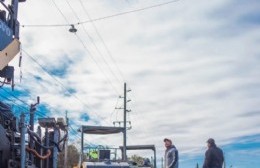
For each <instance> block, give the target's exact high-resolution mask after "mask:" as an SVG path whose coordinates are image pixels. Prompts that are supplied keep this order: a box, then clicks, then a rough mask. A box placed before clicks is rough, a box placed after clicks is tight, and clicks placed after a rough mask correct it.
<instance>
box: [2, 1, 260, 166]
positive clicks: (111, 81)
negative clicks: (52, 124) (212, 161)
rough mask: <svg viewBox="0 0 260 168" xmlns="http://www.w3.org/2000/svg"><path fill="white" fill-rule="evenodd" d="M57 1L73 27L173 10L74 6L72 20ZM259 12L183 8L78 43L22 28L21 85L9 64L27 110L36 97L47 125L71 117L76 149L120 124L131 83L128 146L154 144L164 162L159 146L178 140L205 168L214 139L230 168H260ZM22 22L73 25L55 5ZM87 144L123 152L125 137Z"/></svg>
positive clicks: (24, 13) (87, 28) (228, 4)
mask: <svg viewBox="0 0 260 168" xmlns="http://www.w3.org/2000/svg"><path fill="white" fill-rule="evenodd" d="M54 2H55V3H56V5H57V6H58V7H59V8H60V9H61V11H62V12H63V14H64V16H65V17H66V20H67V21H68V22H69V23H77V22H79V20H80V21H86V20H90V18H92V19H95V18H100V17H103V16H109V15H113V14H115V13H120V12H125V11H129V10H133V9H139V8H142V7H147V6H151V5H154V4H158V3H163V2H167V1H165V0H156V1H155V0H153V1H151V0H142V1H141V0H133V1H129V0H128V1H127V0H122V1H116V0H111V1H106V0H96V1H82V2H83V5H82V4H81V3H80V0H76V1H71V2H70V1H69V4H70V5H71V7H72V8H73V9H74V12H73V11H72V10H71V8H70V6H69V5H68V3H67V2H68V1H66V0H63V1H61V0H54ZM46 11H47V12H46ZM86 11H87V12H86ZM259 11H260V2H259V1H258V0H249V1H243V0H211V1H207V0H198V1H196V2H194V1H188V0H180V1H177V2H175V3H172V4H168V5H165V6H161V7H158V8H153V9H149V10H145V11H140V12H136V13H131V14H127V15H122V16H117V17H113V18H108V19H104V20H99V21H96V22H94V25H93V24H92V23H91V22H89V23H86V24H84V25H75V26H76V28H77V30H78V31H77V36H76V35H75V34H72V33H70V32H69V31H68V29H69V28H70V27H29V26H27V27H26V26H25V27H23V28H21V30H20V33H21V34H20V36H21V39H20V40H21V42H22V48H23V49H24V50H25V51H26V52H22V55H23V66H22V68H21V70H22V72H23V78H22V81H21V82H19V74H20V72H19V71H20V70H19V68H18V66H17V65H18V63H17V62H18V57H17V58H15V59H14V61H13V62H12V63H11V64H12V65H14V66H15V67H16V71H15V73H16V74H15V75H16V87H15V90H16V91H15V92H13V94H15V95H16V96H19V98H21V99H22V100H24V101H25V102H26V103H28V104H30V103H32V102H34V101H35V99H36V96H40V97H41V105H40V106H39V108H40V109H39V110H40V111H41V113H42V115H45V116H49V117H50V116H53V117H59V116H64V115H65V111H68V116H69V117H70V121H71V128H72V129H73V130H74V131H73V130H72V131H71V137H72V138H71V142H72V143H75V144H76V145H77V144H78V142H79V135H77V134H76V132H75V130H76V129H77V128H78V127H79V126H80V125H82V124H89V125H112V122H113V121H115V120H122V111H120V110H115V109H114V108H115V106H116V105H117V107H120V106H122V99H118V96H119V95H122V93H123V82H127V84H128V88H131V89H132V92H130V93H129V98H130V99H131V100H132V101H131V102H130V103H129V104H128V107H129V109H131V110H132V112H131V113H130V114H129V116H128V118H129V119H130V120H131V121H132V126H133V128H132V130H131V131H129V133H128V144H130V145H131V144H132V145H134V144H136V143H138V144H155V145H156V147H157V151H158V158H160V157H162V156H163V151H164V147H163V144H162V139H163V138H164V137H169V138H172V139H173V142H174V144H175V145H176V146H177V147H178V149H179V151H180V153H181V158H180V162H181V163H180V164H181V165H182V167H184V168H185V167H187V168H188V167H192V166H193V167H195V165H196V163H199V164H200V165H202V163H203V158H204V152H205V150H206V144H205V141H206V140H207V139H208V138H209V137H213V138H215V140H216V142H217V144H218V145H219V146H220V147H222V148H223V150H224V151H225V155H226V158H227V166H230V165H232V166H233V168H234V167H236V168H249V167H250V168H258V167H259V166H258V165H260V162H259V160H257V158H259V157H260V151H259V143H260V129H259V128H260V127H259V119H260V111H259V109H260V87H259V85H260V79H259V76H260V66H259V61H260V49H259V43H260V33H259V28H260V13H259ZM75 13H76V14H77V16H76V15H75ZM78 19H79V20H78ZM19 20H20V23H21V24H22V25H29V24H67V21H66V20H65V19H64V18H63V16H62V15H61V14H60V13H59V11H58V10H57V8H56V7H55V5H54V3H53V1H52V0H48V1H46V0H38V1H37V2H35V1H28V2H26V3H22V4H20V8H19ZM97 31H98V33H99V34H97ZM100 36H101V37H102V38H100ZM79 39H80V40H79ZM82 42H83V44H84V45H82ZM104 43H105V44H104ZM107 49H108V50H107ZM28 54H29V55H28ZM31 56H32V57H33V58H34V60H37V63H35V61H33V59H31ZM111 56H112V58H111ZM39 64H40V65H41V66H42V67H40V66H39ZM43 69H44V70H43ZM46 72H47V73H46ZM50 74H51V75H52V76H50ZM6 89H9V88H8V87H6ZM9 91H10V90H9ZM0 92H1V94H4V92H3V91H2V90H0ZM4 95H5V94H4ZM5 96H8V95H5ZM1 100H3V99H1ZM6 102H8V101H6ZM9 103H10V102H9ZM17 103H20V102H19V101H17ZM18 111H19V110H18ZM16 114H19V112H16ZM85 140H86V142H87V143H92V142H98V143H99V144H101V145H102V144H103V145H107V144H108V145H111V146H118V144H120V145H121V142H122V137H121V136H116V137H113V140H112V139H111V138H109V137H102V136H97V137H95V136H89V137H86V139H85ZM129 154H130V153H129ZM142 154H143V155H149V152H144V153H142Z"/></svg>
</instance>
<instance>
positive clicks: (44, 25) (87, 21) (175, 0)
mask: <svg viewBox="0 0 260 168" xmlns="http://www.w3.org/2000/svg"><path fill="white" fill-rule="evenodd" d="M178 1H180V0H172V1H168V2H164V3H160V4H156V5H152V6H147V7H144V8H140V9H134V10H130V11H126V12H121V13H116V14H113V15H108V16H103V17H99V18H95V19H90V20H86V21H82V22H77V23H69V22H68V23H66V24H22V25H21V26H22V27H68V26H71V25H80V24H86V23H89V22H96V21H100V20H105V19H109V18H113V17H117V16H122V15H126V14H130V13H135V12H140V11H144V10H148V9H152V8H156V7H161V6H165V5H169V4H171V3H175V2H178Z"/></svg>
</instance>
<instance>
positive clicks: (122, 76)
mask: <svg viewBox="0 0 260 168" xmlns="http://www.w3.org/2000/svg"><path fill="white" fill-rule="evenodd" d="M79 2H80V4H81V7H82V8H83V10H84V12H85V13H86V15H87V16H88V19H90V20H92V19H91V17H90V15H89V13H88V12H87V8H86V7H85V5H84V4H83V2H82V0H79ZM91 23H92V25H93V27H94V29H95V32H96V34H97V35H98V37H99V39H100V40H101V42H102V44H103V46H104V47H105V49H106V51H107V53H108V55H109V57H110V58H111V60H112V61H113V62H114V64H115V65H116V68H117V70H118V72H119V74H120V76H121V78H122V79H123V81H124V82H125V79H124V75H123V73H122V71H121V70H120V68H119V67H118V65H117V63H116V61H115V59H114V58H113V56H112V54H111V52H110V50H109V49H108V47H107V44H106V43H105V41H104V39H103V37H102V36H101V34H100V33H99V31H98V29H97V27H96V25H95V23H94V22H92V21H91Z"/></svg>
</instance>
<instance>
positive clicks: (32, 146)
mask: <svg viewBox="0 0 260 168" xmlns="http://www.w3.org/2000/svg"><path fill="white" fill-rule="evenodd" d="M39 103H40V97H39V96H37V102H36V103H35V104H31V106H30V130H31V131H32V132H34V113H35V111H36V106H37V105H38V104H39ZM29 147H30V148H31V149H33V148H34V143H33V139H32V138H31V137H30V138H29ZM30 160H31V161H32V163H33V164H34V156H33V154H32V153H30Z"/></svg>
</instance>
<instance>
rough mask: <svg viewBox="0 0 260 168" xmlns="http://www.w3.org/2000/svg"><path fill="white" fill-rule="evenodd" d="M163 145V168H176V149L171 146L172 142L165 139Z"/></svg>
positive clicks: (177, 159) (177, 157)
mask: <svg viewBox="0 0 260 168" xmlns="http://www.w3.org/2000/svg"><path fill="white" fill-rule="evenodd" d="M163 141H164V145H165V147H166V151H165V168H178V167H179V166H178V164H179V163H178V162H179V154H178V150H177V149H176V147H175V146H174V145H173V144H172V141H171V140H170V139H168V138H165V139H164V140H163Z"/></svg>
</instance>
